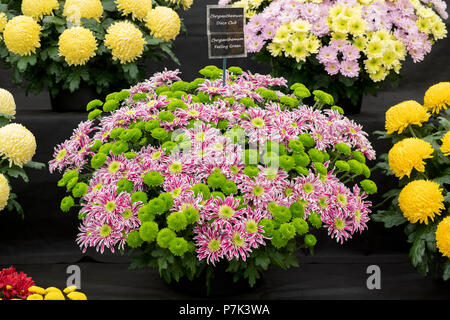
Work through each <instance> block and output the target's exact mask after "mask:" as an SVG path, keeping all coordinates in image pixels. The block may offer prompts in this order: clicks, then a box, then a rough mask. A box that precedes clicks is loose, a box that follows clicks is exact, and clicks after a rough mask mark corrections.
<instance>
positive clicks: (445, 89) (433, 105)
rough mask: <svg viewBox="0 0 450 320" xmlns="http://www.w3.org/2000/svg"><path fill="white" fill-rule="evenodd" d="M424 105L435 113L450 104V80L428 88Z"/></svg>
mask: <svg viewBox="0 0 450 320" xmlns="http://www.w3.org/2000/svg"><path fill="white" fill-rule="evenodd" d="M423 101H424V107H425V108H427V109H428V110H430V111H431V112H434V113H439V111H441V109H447V106H448V105H449V104H450V82H440V83H438V84H435V85H433V86H431V87H430V88H428V90H427V91H426V92H425V97H424V98H423Z"/></svg>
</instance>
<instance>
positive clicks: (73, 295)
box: [67, 291, 87, 300]
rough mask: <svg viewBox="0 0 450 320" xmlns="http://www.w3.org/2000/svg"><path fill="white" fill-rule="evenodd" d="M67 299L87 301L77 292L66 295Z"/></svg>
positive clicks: (84, 296) (83, 295) (82, 294)
mask: <svg viewBox="0 0 450 320" xmlns="http://www.w3.org/2000/svg"><path fill="white" fill-rule="evenodd" d="M67 298H69V299H70V300H87V297H86V295H85V294H84V293H82V292H78V291H74V292H70V293H69V294H68V295H67Z"/></svg>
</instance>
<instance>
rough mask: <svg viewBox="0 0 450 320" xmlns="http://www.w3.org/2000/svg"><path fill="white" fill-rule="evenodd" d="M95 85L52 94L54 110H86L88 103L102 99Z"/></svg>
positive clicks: (51, 99)
mask: <svg viewBox="0 0 450 320" xmlns="http://www.w3.org/2000/svg"><path fill="white" fill-rule="evenodd" d="M100 98H101V97H100V95H99V94H97V92H96V91H95V88H94V87H89V86H83V85H82V86H80V88H79V89H78V90H77V91H75V92H70V90H61V91H60V92H59V93H58V95H56V96H55V97H53V96H52V95H50V102H51V105H52V110H53V111H57V112H71V111H75V112H86V105H87V104H88V103H89V102H90V101H92V100H94V99H100Z"/></svg>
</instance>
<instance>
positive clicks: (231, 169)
mask: <svg viewBox="0 0 450 320" xmlns="http://www.w3.org/2000/svg"><path fill="white" fill-rule="evenodd" d="M230 171H231V173H232V174H238V173H239V168H238V167H236V166H231V167H230Z"/></svg>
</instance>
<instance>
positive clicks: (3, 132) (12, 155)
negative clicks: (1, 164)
mask: <svg viewBox="0 0 450 320" xmlns="http://www.w3.org/2000/svg"><path fill="white" fill-rule="evenodd" d="M35 152H36V139H35V138H34V135H33V134H32V133H31V132H30V131H29V130H28V129H27V128H25V127H24V126H23V125H21V124H18V123H11V124H8V125H6V126H4V127H2V128H0V155H2V156H4V157H6V158H7V159H8V160H9V164H10V165H12V164H13V163H14V164H15V165H17V166H19V167H22V166H23V165H24V164H25V163H27V162H29V161H31V158H33V156H34V154H35Z"/></svg>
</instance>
